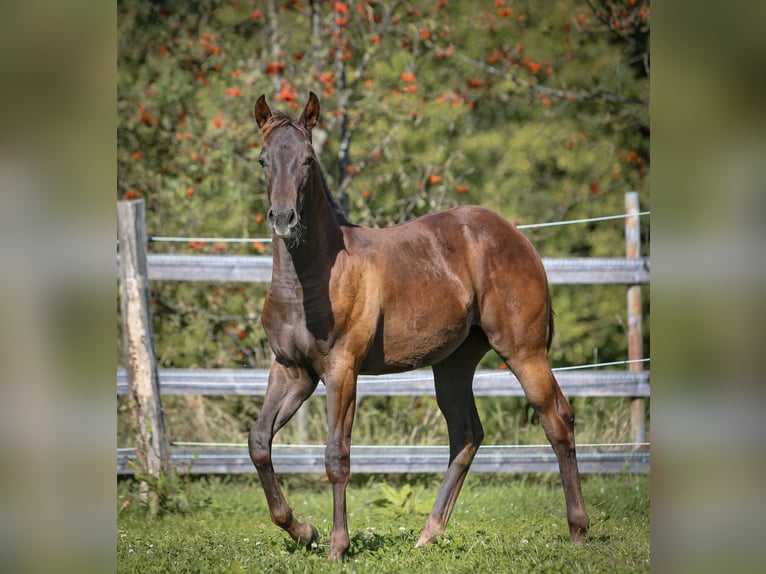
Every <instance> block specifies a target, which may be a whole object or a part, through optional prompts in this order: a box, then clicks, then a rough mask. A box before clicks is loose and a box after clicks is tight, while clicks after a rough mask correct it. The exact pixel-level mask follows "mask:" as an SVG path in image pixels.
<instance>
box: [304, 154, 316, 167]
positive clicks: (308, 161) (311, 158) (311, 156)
mask: <svg viewBox="0 0 766 574" xmlns="http://www.w3.org/2000/svg"><path fill="white" fill-rule="evenodd" d="M313 163H314V156H313V155H310V156H308V157H307V158H306V165H312V164H313Z"/></svg>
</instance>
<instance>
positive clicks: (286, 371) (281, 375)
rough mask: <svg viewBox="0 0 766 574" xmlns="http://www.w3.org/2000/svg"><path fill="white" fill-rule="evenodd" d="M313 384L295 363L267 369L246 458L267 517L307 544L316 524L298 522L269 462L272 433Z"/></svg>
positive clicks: (314, 535)
mask: <svg viewBox="0 0 766 574" xmlns="http://www.w3.org/2000/svg"><path fill="white" fill-rule="evenodd" d="M316 386H317V379H314V378H312V377H311V376H310V375H309V374H308V373H307V372H306V371H304V370H303V369H300V368H298V367H286V366H284V365H281V364H279V363H274V364H273V365H272V367H271V371H270V372H269V384H268V386H267V388H266V396H265V398H264V401H263V408H262V409H261V412H260V413H259V415H258V419H257V420H256V421H255V424H254V425H253V429H252V430H251V431H250V437H249V441H248V444H249V448H250V458H251V459H252V461H253V464H255V468H256V470H257V471H258V476H259V477H260V479H261V486H262V487H263V491H264V493H265V494H266V501H267V502H268V504H269V512H270V513H271V520H272V521H273V522H274V524H276V525H277V526H280V527H282V528H284V529H285V530H286V531H287V532H288V533H289V534H290V536H291V537H292V538H293V540H295V541H296V542H298V543H299V544H303V545H305V546H306V547H307V548H310V547H311V546H312V544H314V543H318V542H319V534H318V533H317V530H316V528H314V526H312V525H311V524H309V523H308V522H305V523H302V522H300V521H299V520H297V519H296V518H295V517H294V516H293V512H292V509H291V508H290V506H289V505H288V504H287V501H286V500H285V497H284V495H283V494H282V489H281V488H280V487H279V484H278V482H277V478H276V475H275V474H274V467H273V466H272V462H271V443H272V440H273V438H274V435H275V434H276V433H277V431H278V430H279V429H280V428H282V427H283V426H284V425H285V423H287V421H289V420H290V418H291V417H292V416H293V415H294V414H295V411H297V410H298V407H300V406H301V405H302V404H303V402H304V401H305V400H306V399H307V398H309V397H310V396H311V393H313V392H314V389H316Z"/></svg>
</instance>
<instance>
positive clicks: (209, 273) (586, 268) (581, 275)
mask: <svg viewBox="0 0 766 574" xmlns="http://www.w3.org/2000/svg"><path fill="white" fill-rule="evenodd" d="M138 201H140V200H138ZM626 205H627V206H628V212H629V214H631V212H632V216H631V217H628V218H627V220H626V221H627V225H626V230H627V232H626V241H627V248H626V252H627V254H628V257H626V258H624V259H623V258H569V259H543V263H544V265H545V268H546V272H547V274H548V280H549V282H550V283H551V284H553V285H562V284H567V285H592V284H623V285H626V286H628V330H629V334H628V337H629V340H632V341H635V340H636V339H639V340H640V338H641V329H642V326H641V325H642V322H641V316H640V314H641V305H640V291H638V293H636V290H637V289H636V287H637V286H640V285H641V284H648V283H649V260H648V259H647V258H641V257H638V251H639V250H638V249H637V247H636V245H635V244H633V243H634V242H636V241H638V234H637V233H632V232H631V230H632V229H633V227H631V226H634V225H635V226H637V220H638V215H637V211H638V209H637V197H635V196H631V194H628V195H627V196H626ZM139 228H140V226H139ZM122 248H123V247H122V243H121V249H122ZM139 252H140V250H139ZM117 263H118V267H119V266H120V257H119V255H118V258H117ZM271 265H272V261H271V257H270V256H224V255H160V254H149V255H148V256H147V261H146V272H147V276H148V279H149V280H169V281H226V282H232V281H234V282H236V281H241V282H268V281H270V279H271ZM123 281H124V279H123ZM631 289H632V291H631ZM121 296H122V295H121ZM636 314H638V316H636ZM636 329H638V333H636ZM632 349H633V353H635V352H636V348H635V344H633V347H632ZM639 352H640V349H639ZM629 358H630V359H636V358H639V357H637V356H635V355H634V356H630V357H629ZM130 371H131V369H128V370H127V371H126V370H123V369H119V370H118V371H117V393H118V394H128V393H130V392H131V388H132V383H131V381H130ZM157 372H158V379H159V390H160V393H161V394H199V395H252V396H263V394H264V393H265V390H266V383H267V379H268V370H267V369H159V370H158V371H157ZM556 378H557V379H558V381H559V384H560V386H561V389H562V391H563V392H564V394H565V395H567V396H588V397H593V396H611V397H631V398H632V399H633V408H632V413H633V419H632V428H633V433H634V443H633V444H630V445H590V446H588V445H578V451H577V457H578V462H579V464H580V470H581V472H583V473H609V472H612V473H613V472H626V471H627V472H648V469H649V448H648V446H647V445H646V444H645V443H644V437H645V430H644V420H643V418H644V399H645V398H646V397H648V396H649V394H650V385H649V371H646V370H643V366H642V365H641V364H640V363H634V364H631V366H630V370H619V371H615V370H609V371H605V370H596V369H582V370H560V371H558V372H557V373H556ZM433 389H434V386H433V375H432V373H431V371H430V370H428V371H421V370H419V371H413V372H409V373H400V374H392V375H381V376H377V377H376V376H360V377H359V382H358V391H357V395H358V396H359V397H364V396H373V395H387V396H395V395H406V396H424V395H431V396H432V395H433V394H434V390H433ZM323 393H324V386H323V385H319V386H318V387H317V391H316V394H323ZM474 394H475V395H476V396H523V392H522V390H521V386H520V385H519V383H518V381H517V380H515V378H514V376H513V375H512V374H511V373H509V372H508V371H488V370H479V371H477V373H476V377H475V379H474ZM138 446H139V449H140V448H141V445H138ZM170 452H171V454H170V464H171V465H172V466H174V467H175V468H176V469H177V470H179V471H185V470H186V471H190V472H196V473H227V474H228V473H242V472H254V471H255V468H254V467H253V464H252V462H251V461H250V458H249V455H248V452H247V447H246V445H244V444H242V445H239V444H238V445H225V446H221V445H217V446H208V445H204V444H202V443H199V444H193V448H188V444H185V446H184V447H178V446H176V447H173V448H171V449H170ZM448 453H449V448H448V447H447V446H446V445H444V446H363V445H354V446H352V450H351V470H352V471H353V472H380V473H399V472H408V473H409V472H442V471H444V470H445V469H446V466H447V461H448V458H449V455H448ZM139 454H140V452H139V451H138V450H137V449H133V448H125V449H118V453H117V472H118V474H129V473H132V472H133V470H132V468H131V467H132V465H130V464H129V463H130V461H131V460H133V459H135V458H136V457H137V456H138V455H139ZM274 467H275V469H276V470H277V472H283V473H289V472H296V473H307V472H311V473H314V472H324V469H325V464H324V446H318V445H275V446H274ZM471 468H472V470H474V471H478V472H558V466H557V463H556V458H555V455H554V453H553V450H552V449H551V448H550V446H533V447H527V446H523V447H522V446H487V445H485V446H482V447H481V448H480V449H479V452H478V454H477V456H476V459H475V461H474V463H473V465H472V467H471Z"/></svg>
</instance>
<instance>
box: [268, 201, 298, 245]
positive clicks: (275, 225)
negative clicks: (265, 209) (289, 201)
mask: <svg viewBox="0 0 766 574" xmlns="http://www.w3.org/2000/svg"><path fill="white" fill-rule="evenodd" d="M266 220H267V222H268V224H269V227H271V230H272V231H273V232H274V235H276V236H277V237H279V238H281V239H291V238H293V237H295V233H296V231H297V228H298V213H297V212H296V211H295V208H292V207H290V208H286V209H279V208H273V207H272V208H271V209H269V213H268V215H267V217H266Z"/></svg>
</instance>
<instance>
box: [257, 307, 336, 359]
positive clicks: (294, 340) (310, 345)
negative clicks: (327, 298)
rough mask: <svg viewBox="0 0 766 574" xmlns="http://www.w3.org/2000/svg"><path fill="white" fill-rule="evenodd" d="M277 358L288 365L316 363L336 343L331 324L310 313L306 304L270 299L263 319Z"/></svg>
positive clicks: (264, 310)
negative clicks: (306, 308) (305, 307)
mask: <svg viewBox="0 0 766 574" xmlns="http://www.w3.org/2000/svg"><path fill="white" fill-rule="evenodd" d="M261 322H262V323H263V327H264V330H265V331H266V336H267V337H268V339H269V344H270V345H271V349H272V351H273V352H274V355H275V356H276V357H277V359H279V361H280V362H282V363H285V364H307V363H310V364H316V363H317V362H318V361H319V360H321V358H322V357H324V356H326V355H327V353H328V352H329V351H330V349H331V347H332V344H333V342H334V336H333V333H332V330H331V328H330V327H331V325H328V321H327V320H326V319H324V318H323V317H315V316H312V315H308V316H307V314H306V311H305V309H304V308H303V305H302V304H299V305H289V304H284V303H276V302H274V301H270V300H268V299H267V301H266V304H265V305H264V308H263V315H262V317H261Z"/></svg>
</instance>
